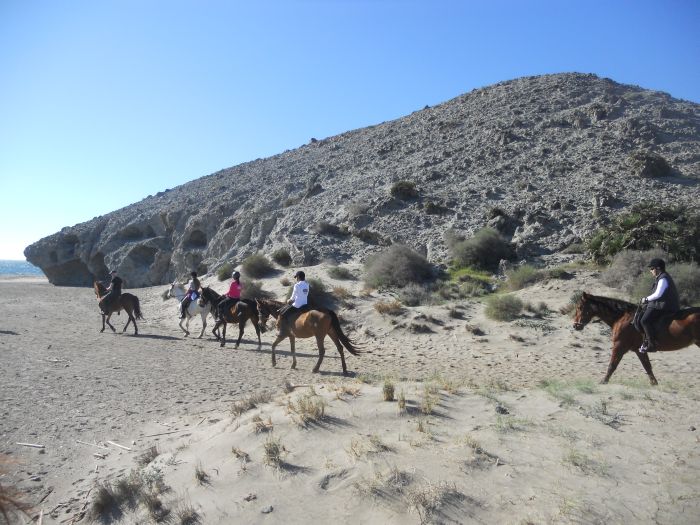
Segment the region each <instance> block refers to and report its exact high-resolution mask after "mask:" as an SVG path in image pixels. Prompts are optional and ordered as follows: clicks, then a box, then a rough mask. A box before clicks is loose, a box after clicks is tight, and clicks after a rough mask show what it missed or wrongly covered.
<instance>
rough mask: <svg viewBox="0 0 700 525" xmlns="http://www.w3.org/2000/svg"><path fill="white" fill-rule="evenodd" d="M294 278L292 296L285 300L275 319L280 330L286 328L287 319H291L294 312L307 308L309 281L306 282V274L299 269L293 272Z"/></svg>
mask: <svg viewBox="0 0 700 525" xmlns="http://www.w3.org/2000/svg"><path fill="white" fill-rule="evenodd" d="M294 278H295V279H296V281H297V282H296V284H295V285H294V290H293V291H292V296H291V297H290V298H289V300H288V301H287V304H286V306H284V307H283V308H282V309H281V310H280V313H279V320H278V321H277V326H278V327H279V329H280V332H282V331H283V330H286V329H287V328H285V327H288V323H289V321H292V320H293V319H294V317H296V315H295V314H298V313H301V312H303V311H304V310H306V309H308V304H307V303H308V301H309V283H307V282H306V274H305V273H304V272H302V271H301V270H300V271H298V272H296V273H295V274H294Z"/></svg>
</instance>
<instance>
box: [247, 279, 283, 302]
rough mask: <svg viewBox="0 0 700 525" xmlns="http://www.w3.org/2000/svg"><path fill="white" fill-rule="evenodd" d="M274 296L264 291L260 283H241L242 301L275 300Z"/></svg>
mask: <svg viewBox="0 0 700 525" xmlns="http://www.w3.org/2000/svg"><path fill="white" fill-rule="evenodd" d="M274 298H275V296H274V294H272V293H270V292H267V291H265V290H263V285H262V284H261V283H260V281H248V280H244V281H241V299H274Z"/></svg>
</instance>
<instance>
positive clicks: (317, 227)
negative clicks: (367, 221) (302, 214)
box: [311, 221, 350, 236]
mask: <svg viewBox="0 0 700 525" xmlns="http://www.w3.org/2000/svg"><path fill="white" fill-rule="evenodd" d="M311 231H313V232H314V233H317V234H318V235H333V236H341V235H348V234H349V233H350V232H349V231H348V229H347V228H346V227H340V226H338V225H337V224H332V223H330V222H328V221H318V222H317V223H315V224H314V225H313V226H312V227H311Z"/></svg>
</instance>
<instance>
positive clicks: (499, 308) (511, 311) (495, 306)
mask: <svg viewBox="0 0 700 525" xmlns="http://www.w3.org/2000/svg"><path fill="white" fill-rule="evenodd" d="M522 309H523V302H522V301H521V300H520V299H518V298H517V297H515V296H514V295H494V296H492V297H489V298H488V299H487V301H486V311H485V313H486V317H488V318H489V319H494V320H496V321H512V320H513V319H516V318H517V317H518V315H520V312H521V311H522Z"/></svg>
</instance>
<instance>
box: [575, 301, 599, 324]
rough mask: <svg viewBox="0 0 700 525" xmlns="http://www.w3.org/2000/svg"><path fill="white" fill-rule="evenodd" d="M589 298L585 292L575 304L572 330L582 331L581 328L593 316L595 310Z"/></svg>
mask: <svg viewBox="0 0 700 525" xmlns="http://www.w3.org/2000/svg"><path fill="white" fill-rule="evenodd" d="M590 298H591V296H590V295H589V294H587V293H586V292H583V293H582V294H581V298H580V299H579V300H578V303H577V304H576V314H575V315H574V330H583V327H584V326H586V325H587V324H588V323H590V322H591V319H593V316H594V315H595V310H594V308H593V306H592V304H591V301H590Z"/></svg>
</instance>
